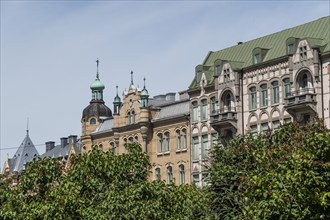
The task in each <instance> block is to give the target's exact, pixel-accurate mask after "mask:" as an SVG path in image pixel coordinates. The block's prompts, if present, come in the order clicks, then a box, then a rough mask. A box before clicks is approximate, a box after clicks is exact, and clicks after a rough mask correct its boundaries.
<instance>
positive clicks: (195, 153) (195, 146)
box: [193, 137, 199, 160]
mask: <svg viewBox="0 0 330 220" xmlns="http://www.w3.org/2000/svg"><path fill="white" fill-rule="evenodd" d="M193 141H194V152H193V160H199V149H198V148H199V146H198V144H199V143H198V137H194V138H193Z"/></svg>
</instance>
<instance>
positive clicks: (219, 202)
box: [209, 124, 330, 219]
mask: <svg viewBox="0 0 330 220" xmlns="http://www.w3.org/2000/svg"><path fill="white" fill-rule="evenodd" d="M210 179H211V186H210V188H209V191H210V193H211V202H210V203H211V208H212V210H213V214H214V217H215V218H217V219H329V218H330V132H329V130H328V129H326V128H325V127H323V125H321V124H313V125H308V126H304V127H301V126H298V125H296V124H289V125H285V126H283V127H282V128H281V129H280V130H277V131H275V132H270V131H269V132H268V133H267V134H266V135H259V136H258V137H253V136H252V135H250V136H245V137H238V138H236V139H234V140H233V141H231V142H230V143H229V144H228V146H225V147H224V148H216V149H214V152H213V162H212V167H211V169H210Z"/></svg>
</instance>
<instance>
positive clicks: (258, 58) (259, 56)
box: [254, 53, 261, 64]
mask: <svg viewBox="0 0 330 220" xmlns="http://www.w3.org/2000/svg"><path fill="white" fill-rule="evenodd" d="M257 63H261V54H260V53H257V54H254V64H257Z"/></svg>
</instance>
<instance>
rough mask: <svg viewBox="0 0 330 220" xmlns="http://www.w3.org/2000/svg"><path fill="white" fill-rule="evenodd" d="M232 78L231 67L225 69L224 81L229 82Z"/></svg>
mask: <svg viewBox="0 0 330 220" xmlns="http://www.w3.org/2000/svg"><path fill="white" fill-rule="evenodd" d="M229 80H230V71H229V69H225V70H224V71H223V81H224V82H228V81H229Z"/></svg>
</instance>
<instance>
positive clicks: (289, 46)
mask: <svg viewBox="0 0 330 220" xmlns="http://www.w3.org/2000/svg"><path fill="white" fill-rule="evenodd" d="M293 50H294V44H289V45H288V54H293V52H294V51H293Z"/></svg>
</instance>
